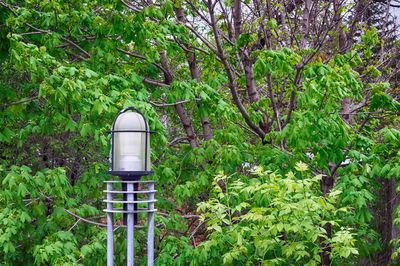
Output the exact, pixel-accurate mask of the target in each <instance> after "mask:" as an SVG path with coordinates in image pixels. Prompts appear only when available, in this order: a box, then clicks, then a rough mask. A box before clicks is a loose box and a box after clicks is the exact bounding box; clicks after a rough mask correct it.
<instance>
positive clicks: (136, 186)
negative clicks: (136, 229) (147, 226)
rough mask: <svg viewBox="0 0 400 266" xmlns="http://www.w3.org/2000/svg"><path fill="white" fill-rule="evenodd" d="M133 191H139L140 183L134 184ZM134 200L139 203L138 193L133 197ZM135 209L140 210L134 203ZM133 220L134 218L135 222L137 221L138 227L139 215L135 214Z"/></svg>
mask: <svg viewBox="0 0 400 266" xmlns="http://www.w3.org/2000/svg"><path fill="white" fill-rule="evenodd" d="M133 190H135V191H138V190H139V184H138V183H135V184H133ZM133 200H134V201H137V200H138V197H137V194H136V193H135V194H134V195H133ZM133 209H134V210H135V211H137V209H138V205H137V203H134V204H133ZM133 218H134V220H135V225H137V224H138V220H139V219H138V214H137V213H135V214H134V215H133Z"/></svg>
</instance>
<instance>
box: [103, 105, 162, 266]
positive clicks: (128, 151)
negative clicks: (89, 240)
mask: <svg viewBox="0 0 400 266" xmlns="http://www.w3.org/2000/svg"><path fill="white" fill-rule="evenodd" d="M110 133H111V149H110V171H109V174H111V175H114V176H118V177H120V180H113V181H105V183H106V184H107V189H106V190H105V191H104V192H106V193H107V196H106V200H104V202H106V203H107V209H105V210H104V211H105V212H106V213H107V265H108V266H112V265H113V259H114V240H113V213H123V216H124V224H125V225H126V226H127V265H128V266H133V265H134V232H135V224H137V220H138V213H147V217H148V231H147V265H150V266H152V265H153V261H154V212H155V211H156V210H155V209H154V202H155V201H156V200H155V199H154V194H155V192H156V191H155V190H154V183H155V182H154V181H140V177H142V176H145V175H150V174H152V171H151V170H150V167H151V166H150V133H153V132H151V131H150V130H149V126H148V124H147V121H146V118H145V117H144V115H143V114H142V113H141V112H140V111H138V110H137V109H135V108H134V107H129V108H127V109H124V110H122V111H121V112H119V113H118V115H117V116H116V118H115V120H114V123H113V125H112V130H111V131H110ZM115 183H121V185H122V190H115V189H114V187H113V184H115ZM140 184H144V185H147V190H139V185H140ZM118 194H119V195H121V194H122V200H120V199H115V198H114V197H115V196H116V195H118ZM138 194H139V195H144V194H147V199H145V200H143V199H141V200H138V197H137V196H138ZM115 203H120V204H121V203H122V204H123V208H122V209H118V208H114V207H113V204H115ZM138 204H147V208H138Z"/></svg>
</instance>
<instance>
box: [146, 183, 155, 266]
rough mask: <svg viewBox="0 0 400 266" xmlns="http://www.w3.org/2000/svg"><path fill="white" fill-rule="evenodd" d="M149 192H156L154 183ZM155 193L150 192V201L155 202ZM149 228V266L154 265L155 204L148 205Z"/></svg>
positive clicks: (150, 184)
mask: <svg viewBox="0 0 400 266" xmlns="http://www.w3.org/2000/svg"><path fill="white" fill-rule="evenodd" d="M148 190H149V191H152V190H154V183H149V184H148ZM154 194H155V192H149V194H148V195H149V200H154ZM148 210H149V212H148V214H147V219H148V221H147V222H148V226H147V265H148V266H153V265H154V212H153V211H154V202H149V204H148Z"/></svg>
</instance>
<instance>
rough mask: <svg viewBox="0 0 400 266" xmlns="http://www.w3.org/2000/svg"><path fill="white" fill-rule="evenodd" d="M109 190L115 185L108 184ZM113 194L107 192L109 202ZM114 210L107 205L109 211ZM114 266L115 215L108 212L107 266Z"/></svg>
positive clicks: (111, 205)
mask: <svg viewBox="0 0 400 266" xmlns="http://www.w3.org/2000/svg"><path fill="white" fill-rule="evenodd" d="M107 190H108V191H112V190H113V184H112V183H107ZM112 199H113V195H112V193H109V192H107V200H112ZM112 209H113V204H112V203H107V210H108V211H111V210H112ZM113 265H114V230H113V214H112V212H107V266H113Z"/></svg>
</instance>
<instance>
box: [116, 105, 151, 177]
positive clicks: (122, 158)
mask: <svg viewBox="0 0 400 266" xmlns="http://www.w3.org/2000/svg"><path fill="white" fill-rule="evenodd" d="M150 133H151V132H150V130H149V125H148V123H147V121H146V118H145V117H144V115H143V114H142V113H141V112H139V111H138V110H137V109H135V108H133V107H129V108H127V109H124V110H122V111H121V112H119V113H118V115H117V117H116V118H115V120H114V123H113V125H112V130H111V152H110V171H109V173H110V174H112V175H115V176H119V177H121V178H122V179H124V180H137V179H139V178H140V177H141V176H144V175H148V174H151V173H152V171H151V170H150V169H151V165H150V164H151V163H150Z"/></svg>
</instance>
